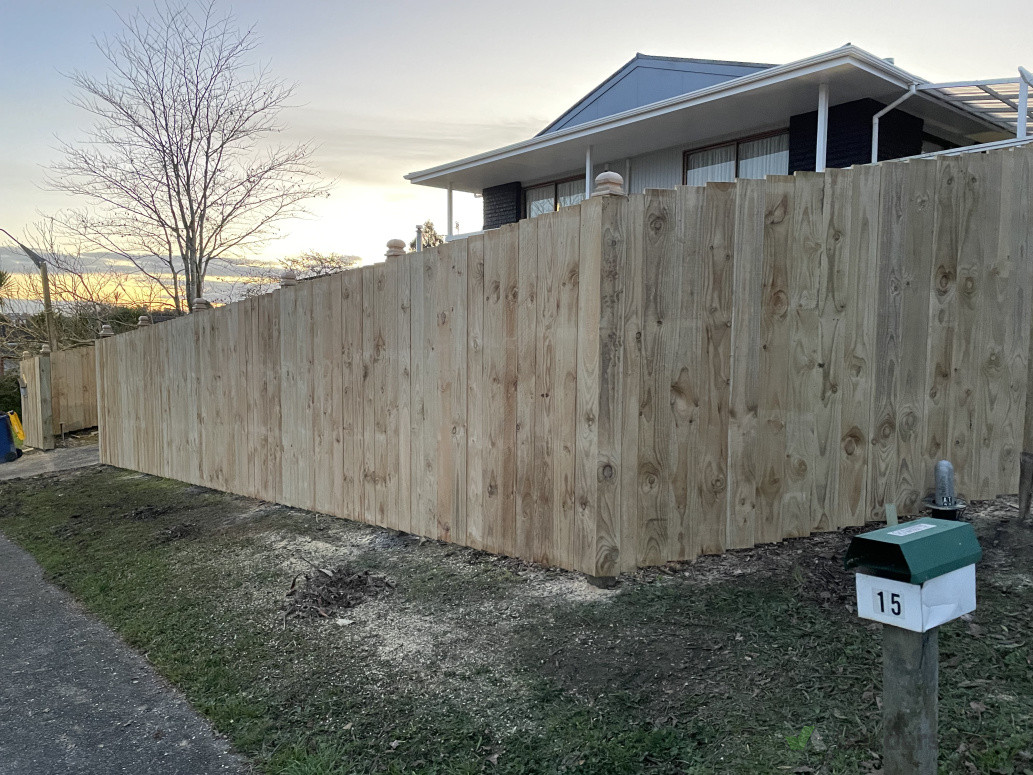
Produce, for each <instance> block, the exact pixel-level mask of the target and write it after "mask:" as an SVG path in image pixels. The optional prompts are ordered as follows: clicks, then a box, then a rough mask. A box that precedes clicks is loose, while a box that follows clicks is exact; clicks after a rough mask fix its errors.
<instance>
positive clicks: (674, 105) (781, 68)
mask: <svg viewBox="0 0 1033 775" xmlns="http://www.w3.org/2000/svg"><path fill="white" fill-rule="evenodd" d="M636 59H637V57H636ZM636 59H633V60H631V62H629V63H628V65H630V64H632V63H634V62H635V61H636ZM740 64H742V63H740ZM628 65H625V67H624V68H621V70H618V71H617V73H615V74H614V75H613V76H611V77H610V78H609V79H607V81H606V82H604V83H603V84H602V85H601V86H600V87H599V88H600V89H602V88H603V87H605V86H606V84H607V83H609V82H611V81H613V79H614V78H617V77H619V76H620V74H621V72H622V71H623V70H624V69H625V68H627V67H628ZM820 83H827V84H828V85H829V96H830V101H831V104H833V105H836V104H840V103H843V102H850V101H853V100H857V99H861V98H864V97H870V98H874V99H877V100H880V101H883V102H887V103H888V102H891V101H893V100H895V99H896V98H898V97H899V96H901V94H903V93H904V92H905V91H906V90H907V89H908V87H909V86H911V85H912V84H923V83H926V81H924V79H922V78H919V77H918V76H915V75H912V74H911V73H908V72H907V71H905V70H902V69H901V68H899V67H897V66H896V65H894V64H893V63H891V62H888V61H886V60H884V59H880V58H879V57H876V56H875V55H874V54H871V53H869V52H867V51H865V50H863V49H861V48H858V47H857V46H853V45H850V44H847V45H845V46H843V47H841V48H838V49H833V50H832V51H827V52H825V53H823V54H818V55H816V56H813V57H809V58H807V59H801V60H799V61H797V62H791V63H789V64H785V65H778V66H775V67H767V68H765V69H758V70H755V71H754V72H751V73H748V74H747V75H743V76H740V77H737V78H731V79H728V80H723V81H720V82H718V83H716V84H713V85H711V86H706V87H704V88H701V89H697V90H695V91H692V92H689V93H686V94H679V95H676V96H673V97H670V98H667V99H661V100H658V101H656V102H652V103H648V104H645V105H641V106H637V107H633V108H631V109H628V110H624V111H622V112H618V113H615V114H612V115H606V116H601V117H599V118H595V119H590V120H586V121H584V122H583V123H571V124H570V125H568V126H564V127H562V128H561V127H559V126H555V127H554V126H553V125H550V127H547V129H546V131H545V132H543V133H541V134H538V135H536V136H535V137H532V138H530V139H528V140H524V141H521V142H519V143H514V144H512V145H508V146H505V147H502V148H497V149H495V150H492V151H488V152H486V153H480V154H477V155H474V156H470V157H467V158H465V159H459V160H457V161H453V162H449V163H447V164H442V165H440V166H437V167H432V168H430V169H426V170H421V171H419V172H412V173H410V174H408V175H406V176H405V178H406V180H409V181H411V182H413V183H416V184H418V185H425V186H433V187H436V188H447V187H448V186H449V185H451V186H452V187H453V188H454V189H455V190H457V191H469V192H473V193H478V192H480V191H483V190H484V189H485V188H489V187H491V186H495V185H500V184H503V183H510V182H512V181H521V182H527V181H531V180H534V179H541V177H542V176H543V175H548V174H556V173H559V172H563V171H567V170H577V169H580V168H582V167H583V166H584V163H585V152H586V149H587V148H588V146H589V145H591V147H592V157H593V161H594V162H595V163H596V164H604V163H606V162H610V161H617V160H623V159H626V158H631V157H634V156H638V155H640V154H644V153H650V152H652V151H657V150H660V149H662V148H670V147H672V146H676V145H684V146H686V147H691V146H692V145H694V144H703V143H707V142H712V141H713V139H714V138H721V137H728V136H733V135H736V134H738V135H741V134H743V133H746V132H753V131H764V130H767V129H777V128H782V127H785V126H788V124H789V118H790V116H794V115H798V114H801V113H807V112H810V111H812V110H815V109H816V107H817V94H818V85H819V84H820ZM596 91H598V90H596ZM594 93H595V92H593V94H594ZM591 96H592V95H591V94H590V95H588V97H586V99H589V98H590V97H591ZM582 103H584V100H582V101H580V102H578V103H577V104H576V105H575V106H574V107H573V108H571V110H569V111H567V113H565V114H564V116H561V117H560V120H562V119H563V118H564V117H569V116H571V114H572V112H574V113H575V114H576V113H577V111H578V107H579V106H580V105H582ZM906 108H907V112H909V113H911V114H913V115H916V116H919V117H920V118H922V119H923V120H925V122H926V125H927V127H929V128H930V130H931V131H936V132H938V133H939V134H943V135H945V136H947V137H948V139H957V141H958V142H959V143H960V144H966V143H970V142H973V141H982V140H994V139H1003V138H1004V137H1005V136H1006V130H1005V127H1003V126H1002V125H1001V124H999V123H997V122H994V121H993V120H992V118H991V117H987V116H982V115H978V114H976V113H974V112H972V111H969V110H966V109H965V107H964V106H963V105H958V104H954V103H952V102H951V101H948V100H946V99H944V97H943V96H942V95H940V94H939V93H938V92H937V91H936V90H931V91H927V92H922V91H920V92H918V94H916V95H915V96H914V97H912V98H911V99H910V100H909V101H908V102H907V104H906ZM554 124H556V122H554Z"/></svg>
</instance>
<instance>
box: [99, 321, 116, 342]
mask: <svg viewBox="0 0 1033 775" xmlns="http://www.w3.org/2000/svg"><path fill="white" fill-rule="evenodd" d="M114 335H115V331H114V330H113V329H112V328H111V326H109V325H108V324H107V323H105V324H104V325H102V326H101V327H100V336H101V339H107V338H108V337H109V336H114Z"/></svg>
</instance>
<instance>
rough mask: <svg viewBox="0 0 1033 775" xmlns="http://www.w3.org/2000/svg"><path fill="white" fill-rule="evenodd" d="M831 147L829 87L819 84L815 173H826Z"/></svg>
mask: <svg viewBox="0 0 1033 775" xmlns="http://www.w3.org/2000/svg"><path fill="white" fill-rule="evenodd" d="M828 145H829V85H828V84H827V83H820V84H818V137H817V140H816V142H815V144H814V146H815V147H814V171H815V172H824V171H825V157H826V154H827V152H828Z"/></svg>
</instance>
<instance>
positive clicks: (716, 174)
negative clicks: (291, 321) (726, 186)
mask: <svg viewBox="0 0 1033 775" xmlns="http://www.w3.org/2000/svg"><path fill="white" fill-rule="evenodd" d="M733 180H735V144H734V143H733V144H731V145H722V146H720V147H719V148H710V149H709V150H706V151H696V153H690V154H689V165H688V169H687V170H686V171H685V183H686V185H689V186H702V185H705V184H706V183H710V182H715V181H716V182H726V183H727V182H731V181H733Z"/></svg>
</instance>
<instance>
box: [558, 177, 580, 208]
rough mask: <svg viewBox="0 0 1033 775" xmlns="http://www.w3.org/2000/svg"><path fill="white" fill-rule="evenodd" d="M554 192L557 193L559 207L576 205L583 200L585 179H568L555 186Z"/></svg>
mask: <svg viewBox="0 0 1033 775" xmlns="http://www.w3.org/2000/svg"><path fill="white" fill-rule="evenodd" d="M556 193H557V194H559V200H560V207H566V206H567V205H576V204H577V203H578V202H583V201H584V200H585V181H583V180H568V181H567V182H566V183H560V184H559V185H558V186H556Z"/></svg>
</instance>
